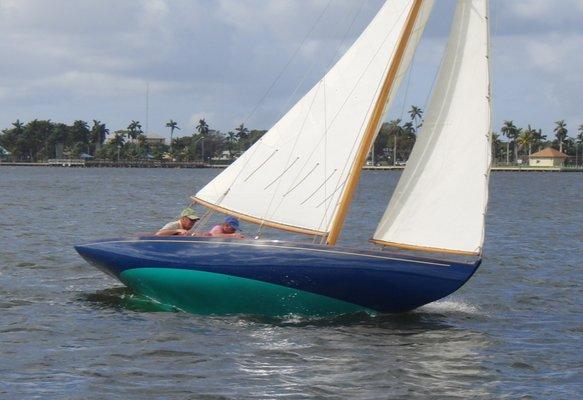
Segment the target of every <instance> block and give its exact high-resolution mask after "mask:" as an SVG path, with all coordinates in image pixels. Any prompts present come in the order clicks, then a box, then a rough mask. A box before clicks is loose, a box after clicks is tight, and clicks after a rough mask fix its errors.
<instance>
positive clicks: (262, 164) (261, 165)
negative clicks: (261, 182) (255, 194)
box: [243, 149, 279, 182]
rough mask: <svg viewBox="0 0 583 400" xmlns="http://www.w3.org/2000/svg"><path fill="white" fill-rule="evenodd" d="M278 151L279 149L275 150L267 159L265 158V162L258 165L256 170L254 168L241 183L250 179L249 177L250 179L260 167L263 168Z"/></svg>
mask: <svg viewBox="0 0 583 400" xmlns="http://www.w3.org/2000/svg"><path fill="white" fill-rule="evenodd" d="M278 151H279V149H275V150H274V151H273V153H271V155H270V156H269V157H267V159H266V160H265V161H263V162H262V163H261V164H260V165H259V166H258V167H257V168H255V169H254V170H253V172H251V173H250V174H249V176H247V178H245V180H244V181H243V182H247V181H248V180H249V178H251V177H252V176H253V175H254V174H255V172H257V171H258V170H260V169H261V167H263V166H264V165H265V164H266V163H267V162H268V161H269V160H271V158H272V157H273V156H274V155H275V154H276V153H277V152H278Z"/></svg>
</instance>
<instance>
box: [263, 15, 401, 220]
mask: <svg viewBox="0 0 583 400" xmlns="http://www.w3.org/2000/svg"><path fill="white" fill-rule="evenodd" d="M406 10H407V8H406V7H405V8H404V9H403V10H402V11H401V14H400V15H399V18H402V17H403V15H404V14H405V11H406ZM396 26H397V24H395V25H394V26H393V27H391V29H390V30H389V32H388V33H387V35H386V36H385V38H384V40H383V41H382V42H381V44H380V45H379V46H378V48H377V49H376V51H375V53H374V54H373V56H372V57H371V59H370V61H369V62H368V64H367V65H366V67H365V68H364V70H363V71H362V72H361V74H360V76H359V77H358V80H357V81H356V83H355V84H354V86H353V88H352V89H351V90H350V92H349V93H348V95H347V96H346V98H345V99H344V102H343V103H342V105H341V106H340V108H339V109H338V111H337V112H336V114H335V115H334V117H333V118H332V121H331V122H330V125H329V127H330V126H332V125H333V124H334V122H335V121H336V119H337V118H338V116H339V115H340V113H341V112H342V110H343V109H344V107H345V106H346V103H348V100H349V99H350V98H351V97H352V94H353V93H354V91H355V90H356V88H357V87H358V85H359V84H360V82H361V80H362V78H363V77H364V75H365V74H366V72H367V71H368V69H369V68H370V66H371V64H372V62H373V61H374V59H375V58H376V57H377V56H378V54H379V53H380V51H381V50H382V49H383V47H384V45H385V43H386V41H387V40H388V39H389V37H390V36H391V35H392V33H393V31H394V30H395V28H396ZM395 51H396V49H393V53H392V54H393V55H394V52H395ZM391 59H392V56H391V57H390V58H389V63H388V65H387V67H386V70H387V71H388V68H389V66H390V60H391ZM379 87H380V83H379ZM379 87H377V92H378V91H379ZM373 100H374V99H373ZM372 104H374V101H373V103H372ZM372 104H371V105H369V109H368V111H367V114H366V115H365V117H364V120H363V122H362V124H361V127H360V130H359V132H362V127H363V126H364V123H365V122H366V116H367V115H368V113H369V112H370V109H371V108H372ZM358 137H359V136H357V137H356V139H355V142H354V143H353V145H352V148H351V151H350V153H349V155H350V154H352V153H353V152H354V148H355V146H356V143H358ZM323 138H324V135H322V136H321V137H320V139H319V140H318V142H317V143H316V145H315V146H314V148H313V150H312V152H311V153H310V154H309V156H308V158H307V159H306V163H305V164H304V166H306V165H307V164H308V161H309V160H310V159H311V158H312V156H313V155H314V153H315V152H316V149H317V148H318V146H319V145H320V143H321V142H322V140H323ZM347 166H348V161H347V164H345V165H344V168H343V170H342V174H344V172H345V170H346V167H347ZM302 171H303V168H301V169H300V170H299V171H298V174H297V175H296V178H295V180H297V179H298V178H299V176H300V174H301V172H302ZM342 174H341V175H340V177H339V178H338V182H337V185H338V184H340V180H341V178H342ZM295 180H294V181H295ZM294 181H292V182H294ZM282 202H283V199H282V200H281V201H280V203H279V204H278V206H277V207H276V209H275V210H274V212H276V211H277V210H278V209H279V207H280V206H281V204H282Z"/></svg>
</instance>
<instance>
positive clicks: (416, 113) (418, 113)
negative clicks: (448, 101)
mask: <svg viewBox="0 0 583 400" xmlns="http://www.w3.org/2000/svg"><path fill="white" fill-rule="evenodd" d="M409 115H410V116H411V122H412V123H413V124H415V132H417V129H419V128H420V127H421V125H422V122H421V121H422V118H423V110H421V108H420V107H417V106H411V109H410V110H409ZM417 120H419V123H417Z"/></svg>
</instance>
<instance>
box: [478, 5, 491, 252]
mask: <svg viewBox="0 0 583 400" xmlns="http://www.w3.org/2000/svg"><path fill="white" fill-rule="evenodd" d="M484 19H485V20H486V29H487V34H486V40H487V42H488V43H487V46H486V59H487V60H488V103H489V105H490V107H489V110H488V119H489V126H488V132H487V135H488V148H487V149H486V151H487V152H488V156H487V157H486V160H487V163H488V165H486V166H485V167H486V177H485V178H486V182H485V184H486V190H485V191H484V216H483V218H484V222H483V223H482V238H481V240H480V241H481V246H480V254H479V255H480V258H481V257H482V254H483V251H484V241H485V239H486V214H487V213H488V197H489V191H490V173H491V170H492V107H493V96H492V77H493V75H492V58H491V57H492V39H491V36H490V34H491V32H490V26H491V25H490V3H489V1H488V0H486V15H484Z"/></svg>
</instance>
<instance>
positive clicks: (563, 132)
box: [554, 119, 569, 153]
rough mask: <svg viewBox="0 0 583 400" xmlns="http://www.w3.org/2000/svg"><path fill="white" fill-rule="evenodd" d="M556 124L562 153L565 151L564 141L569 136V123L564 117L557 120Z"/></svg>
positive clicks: (556, 134)
mask: <svg viewBox="0 0 583 400" xmlns="http://www.w3.org/2000/svg"><path fill="white" fill-rule="evenodd" d="M555 124H556V125H557V126H556V127H555V129H554V132H555V137H556V138H557V140H558V142H559V151H560V152H561V153H562V152H563V142H564V141H565V139H566V138H567V133H568V132H569V131H568V130H567V123H566V122H565V120H564V119H562V120H560V121H556V122H555Z"/></svg>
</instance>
